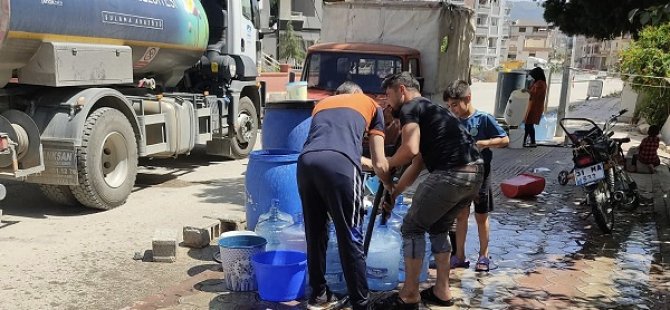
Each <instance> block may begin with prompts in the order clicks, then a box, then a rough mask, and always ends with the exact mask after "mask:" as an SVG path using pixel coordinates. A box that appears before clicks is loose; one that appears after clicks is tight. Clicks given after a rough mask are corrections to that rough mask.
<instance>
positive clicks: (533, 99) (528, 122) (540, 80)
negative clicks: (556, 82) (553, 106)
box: [523, 67, 547, 147]
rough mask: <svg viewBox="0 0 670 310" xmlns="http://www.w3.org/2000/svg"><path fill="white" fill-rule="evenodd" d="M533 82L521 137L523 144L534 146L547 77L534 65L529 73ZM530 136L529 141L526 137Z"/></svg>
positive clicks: (545, 91) (545, 92)
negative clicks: (523, 133)
mask: <svg viewBox="0 0 670 310" xmlns="http://www.w3.org/2000/svg"><path fill="white" fill-rule="evenodd" d="M529 75H530V77H531V78H532V79H533V82H532V83H531V85H530V89H529V90H528V93H530V100H529V102H528V110H527V111H526V118H525V120H524V128H525V131H526V133H525V135H524V138H523V141H524V145H525V146H529V147H535V146H536V144H535V125H538V124H539V123H540V119H541V118H542V113H543V112H544V99H545V97H546V95H547V79H546V78H545V76H544V70H542V68H539V67H535V68H534V69H533V70H531V71H530V73H529ZM529 137H530V143H528V144H526V143H527V142H528V138H529Z"/></svg>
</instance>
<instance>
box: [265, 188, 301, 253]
mask: <svg viewBox="0 0 670 310" xmlns="http://www.w3.org/2000/svg"><path fill="white" fill-rule="evenodd" d="M278 207H279V201H278V200H274V201H273V202H272V207H270V211H269V212H268V213H266V214H263V215H261V217H260V218H263V217H265V219H263V220H260V218H259V222H258V224H256V233H257V234H258V235H259V236H261V237H263V238H265V239H266V240H267V241H268V244H267V246H266V247H265V250H266V251H273V250H276V249H277V248H278V247H279V244H280V240H279V233H280V232H281V231H282V230H284V228H286V227H288V226H290V225H291V224H292V223H293V219H291V216H290V215H288V214H286V213H284V212H281V211H279V208H278ZM287 217H288V219H289V220H286V218H287Z"/></svg>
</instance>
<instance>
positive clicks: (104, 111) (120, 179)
mask: <svg viewBox="0 0 670 310" xmlns="http://www.w3.org/2000/svg"><path fill="white" fill-rule="evenodd" d="M77 167H78V170H79V185H76V186H70V189H71V190H72V194H74V196H75V197H76V198H77V200H79V202H81V204H83V205H84V206H86V207H89V208H95V209H102V210H109V209H112V208H115V207H118V206H120V205H122V204H124V203H125V202H126V199H127V198H128V195H130V191H131V190H132V189H133V185H134V184H135V176H136V175H137V144H136V142H135V133H134V132H133V129H132V127H131V126H130V123H129V122H128V119H126V117H125V116H124V115H123V113H121V112H120V111H118V110H115V109H112V108H100V109H98V110H95V111H94V112H93V113H92V114H91V115H90V116H89V117H88V118H87V119H86V124H85V125H84V136H83V139H82V145H81V147H80V148H79V149H78V151H77Z"/></svg>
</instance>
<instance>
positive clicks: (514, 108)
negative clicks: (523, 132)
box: [504, 90, 530, 126]
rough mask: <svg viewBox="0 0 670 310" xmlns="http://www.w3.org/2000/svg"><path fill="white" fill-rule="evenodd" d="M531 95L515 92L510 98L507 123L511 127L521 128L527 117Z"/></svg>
mask: <svg viewBox="0 0 670 310" xmlns="http://www.w3.org/2000/svg"><path fill="white" fill-rule="evenodd" d="M528 100H530V94H529V93H528V92H526V91H523V90H515V91H513V92H512V93H511V94H510V96H509V101H508V102H507V106H506V107H505V115H504V117H505V122H506V123H507V125H510V126H519V125H521V123H522V122H523V120H524V118H525V117H526V111H527V110H528Z"/></svg>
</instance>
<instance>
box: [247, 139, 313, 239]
mask: <svg viewBox="0 0 670 310" xmlns="http://www.w3.org/2000/svg"><path fill="white" fill-rule="evenodd" d="M298 156H300V153H298V152H294V151H291V150H279V149H272V150H260V151H253V152H251V154H250V155H249V165H248V166H247V172H246V177H245V188H246V203H245V206H246V219H247V229H249V230H254V229H256V223H257V222H258V217H259V216H260V215H261V214H263V213H266V212H268V211H269V210H270V205H271V204H272V200H273V199H278V200H279V210H280V211H282V212H284V213H288V214H290V215H291V216H293V217H295V216H296V215H297V214H299V213H302V204H301V203H300V194H299V193H298V180H297V176H296V174H297V166H298Z"/></svg>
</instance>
